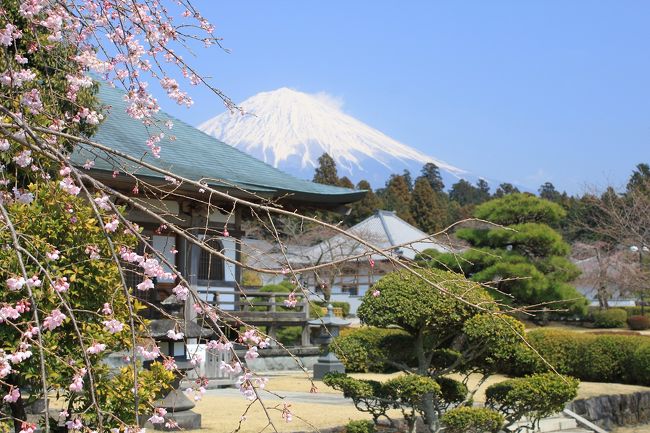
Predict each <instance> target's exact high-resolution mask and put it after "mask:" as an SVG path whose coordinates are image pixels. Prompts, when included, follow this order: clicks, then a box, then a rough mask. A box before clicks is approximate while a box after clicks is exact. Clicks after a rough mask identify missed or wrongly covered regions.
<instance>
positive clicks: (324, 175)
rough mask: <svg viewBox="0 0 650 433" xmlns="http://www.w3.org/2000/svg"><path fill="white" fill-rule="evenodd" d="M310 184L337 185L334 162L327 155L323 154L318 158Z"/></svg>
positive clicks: (337, 177)
mask: <svg viewBox="0 0 650 433" xmlns="http://www.w3.org/2000/svg"><path fill="white" fill-rule="evenodd" d="M312 182H316V183H322V184H325V185H338V184H339V175H338V172H337V170H336V162H335V161H334V158H332V157H331V156H330V155H329V153H327V152H326V153H323V154H322V155H321V156H320V157H319V158H318V167H316V171H315V172H314V178H313V179H312Z"/></svg>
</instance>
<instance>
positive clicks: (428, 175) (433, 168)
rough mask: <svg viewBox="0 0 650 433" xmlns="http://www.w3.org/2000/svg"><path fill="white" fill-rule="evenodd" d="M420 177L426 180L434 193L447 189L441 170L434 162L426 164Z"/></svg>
mask: <svg viewBox="0 0 650 433" xmlns="http://www.w3.org/2000/svg"><path fill="white" fill-rule="evenodd" d="M419 177H422V178H425V179H426V180H427V182H429V185H430V186H431V189H433V191H434V192H442V191H443V190H444V189H445V184H444V182H443V181H442V176H441V175H440V170H439V169H438V166H437V165H435V164H434V163H433V162H427V163H426V164H424V167H422V171H421V172H420V176H419ZM416 181H417V179H416Z"/></svg>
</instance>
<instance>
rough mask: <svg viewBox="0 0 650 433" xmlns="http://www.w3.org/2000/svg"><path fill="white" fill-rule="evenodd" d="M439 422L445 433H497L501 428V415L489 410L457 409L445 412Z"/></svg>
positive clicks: (475, 408)
mask: <svg viewBox="0 0 650 433" xmlns="http://www.w3.org/2000/svg"><path fill="white" fill-rule="evenodd" d="M440 421H441V422H442V423H443V424H444V426H445V430H444V431H445V432H446V433H486V432H490V433H497V432H498V431H499V430H500V429H501V427H502V426H503V423H504V419H503V415H501V414H500V413H498V412H495V411H493V410H491V409H485V408H478V407H457V408H454V409H451V410H450V411H448V412H445V413H444V414H443V415H442V417H441V418H440Z"/></svg>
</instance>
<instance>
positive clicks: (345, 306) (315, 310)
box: [309, 301, 350, 318]
mask: <svg viewBox="0 0 650 433" xmlns="http://www.w3.org/2000/svg"><path fill="white" fill-rule="evenodd" d="M329 304H332V307H333V308H340V309H341V310H342V311H343V317H346V316H348V315H349V314H350V303H349V302H343V301H330V302H326V301H310V302H309V317H311V318H318V317H323V316H324V314H323V308H324V307H327V306H328V305H329Z"/></svg>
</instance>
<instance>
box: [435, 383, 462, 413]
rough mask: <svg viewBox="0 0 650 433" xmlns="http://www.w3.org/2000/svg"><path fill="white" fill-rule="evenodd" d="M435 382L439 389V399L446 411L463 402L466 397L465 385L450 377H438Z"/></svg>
mask: <svg viewBox="0 0 650 433" xmlns="http://www.w3.org/2000/svg"><path fill="white" fill-rule="evenodd" d="M436 382H437V383H438V386H439V387H440V397H441V398H440V399H441V400H442V402H444V403H445V407H444V408H443V409H446V408H447V407H449V406H455V405H459V404H461V403H462V402H463V401H465V397H467V392H468V389H467V385H465V384H464V383H463V382H459V381H457V380H454V379H452V378H450V377H445V376H438V377H436Z"/></svg>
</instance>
